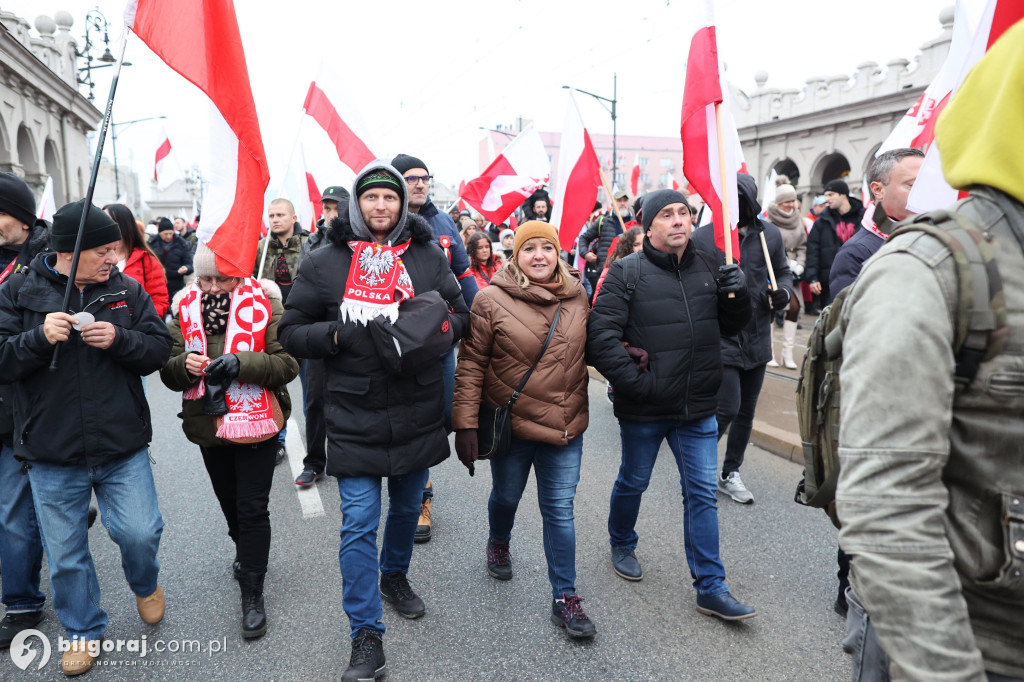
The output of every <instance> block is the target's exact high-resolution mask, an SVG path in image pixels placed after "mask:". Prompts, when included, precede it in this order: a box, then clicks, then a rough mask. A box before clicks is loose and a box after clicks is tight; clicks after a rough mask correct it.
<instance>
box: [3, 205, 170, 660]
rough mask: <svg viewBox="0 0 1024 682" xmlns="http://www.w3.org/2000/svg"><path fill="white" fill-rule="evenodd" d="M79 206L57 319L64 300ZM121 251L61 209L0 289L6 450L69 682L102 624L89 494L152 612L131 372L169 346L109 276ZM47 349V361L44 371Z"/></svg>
mask: <svg viewBox="0 0 1024 682" xmlns="http://www.w3.org/2000/svg"><path fill="white" fill-rule="evenodd" d="M85 212H87V216H86V220H85V222H84V227H83V231H82V236H81V240H82V241H81V253H80V258H79V261H78V269H77V272H76V273H75V276H74V289H75V290H74V291H72V295H71V299H70V306H69V309H70V312H68V311H65V310H64V309H63V305H64V292H65V290H66V288H67V286H68V277H69V274H70V272H71V263H72V260H73V258H74V252H75V242H76V237H77V236H78V231H79V225H80V223H81V222H82V214H83V213H85ZM120 243H121V232H120V229H119V228H118V227H117V224H116V223H115V222H114V221H113V220H111V219H110V217H109V216H108V215H107V214H106V213H104V212H103V211H101V210H100V209H99V208H97V207H95V206H91V205H86V204H85V202H84V201H78V202H75V203H72V204H68V205H66V206H64V207H63V208H61V209H60V210H59V211H57V213H56V215H55V216H54V219H53V228H52V232H51V235H50V245H51V246H52V248H53V250H54V251H56V253H42V254H40V255H39V256H37V257H36V258H35V259H34V260H33V261H32V262H31V264H30V265H29V266H28V267H27V268H24V269H23V270H22V271H21V272H18V273H17V274H15V275H13V276H12V277H11V278H10V279H9V280H8V281H7V282H6V283H5V284H4V285H3V286H2V287H0V376H3V377H5V378H6V379H7V380H8V381H11V382H12V384H13V387H14V408H15V410H14V411H15V415H16V418H15V424H14V443H15V446H14V456H15V457H16V458H17V459H18V460H19V461H20V462H22V463H23V464H22V468H23V469H24V470H25V471H26V473H27V474H28V478H29V482H30V484H31V487H32V497H33V500H34V503H35V511H36V516H37V517H38V522H39V527H40V530H41V531H42V535H43V537H44V538H46V543H45V549H46V556H47V563H48V564H49V567H50V585H51V588H52V590H53V605H54V609H55V610H56V612H57V617H58V618H59V619H60V622H61V625H62V626H63V627H64V630H65V632H66V635H67V638H68V640H70V641H71V644H72V646H71V648H70V650H68V651H67V652H65V653H64V655H63V658H62V660H61V667H62V669H63V671H64V672H65V673H66V674H69V675H75V674H80V673H83V672H85V671H87V670H89V669H90V668H91V667H92V666H93V664H94V662H95V659H96V657H97V655H98V654H99V652H100V640H101V638H102V637H103V634H104V632H105V631H106V627H107V614H106V612H104V611H103V609H101V608H100V607H99V602H100V589H99V582H98V581H97V578H96V569H95V567H94V565H93V561H92V557H91V555H90V553H89V543H88V535H87V526H86V524H87V514H88V509H89V500H90V497H91V495H92V492H93V490H94V489H95V491H96V496H97V498H98V499H99V501H100V507H101V510H100V511H101V513H102V517H103V524H104V526H106V528H107V530H108V532H109V534H110V538H111V539H112V540H113V541H114V542H115V543H117V545H118V547H119V548H120V550H121V564H122V566H123V568H124V573H125V577H126V578H127V580H128V584H129V586H130V587H131V590H132V592H134V593H135V598H136V606H137V608H138V611H139V615H140V616H141V617H142V620H143V621H144V622H145V623H148V624H155V623H158V622H160V620H161V619H162V618H163V614H164V596H163V591H162V590H161V589H160V586H159V584H158V582H157V577H158V574H159V571H160V563H159V562H158V561H157V558H156V555H157V548H158V547H159V544H160V534H161V531H162V530H163V519H162V517H161V516H160V510H159V508H158V506H157V497H156V487H155V486H154V484H153V472H152V470H151V468H150V463H149V442H150V440H151V439H152V436H153V429H152V425H151V422H150V415H149V405H148V404H147V402H146V399H145V397H144V393H143V390H142V376H144V375H147V374H150V373H151V372H154V371H156V370H157V369H160V368H161V367H162V366H163V365H164V363H165V362H166V361H167V358H168V356H169V355H170V350H171V343H172V341H171V336H170V334H168V332H167V328H166V327H165V326H164V324H163V322H162V321H161V320H160V318H159V316H158V315H157V312H156V308H154V307H153V302H152V300H150V298H149V295H148V294H147V293H146V291H145V290H144V289H143V288H142V286H141V285H139V284H138V283H137V282H136V281H135V280H133V279H131V278H129V277H126V276H124V275H122V274H121V273H120V272H119V271H118V269H117V267H116V265H115V264H116V263H117V261H118V258H119V256H118V250H119V246H120ZM58 343H59V344H62V346H63V347H62V353H61V356H60V363H59V365H58V366H57V369H56V371H50V369H49V366H50V360H51V358H52V357H53V348H54V346H55V345H56V344H58Z"/></svg>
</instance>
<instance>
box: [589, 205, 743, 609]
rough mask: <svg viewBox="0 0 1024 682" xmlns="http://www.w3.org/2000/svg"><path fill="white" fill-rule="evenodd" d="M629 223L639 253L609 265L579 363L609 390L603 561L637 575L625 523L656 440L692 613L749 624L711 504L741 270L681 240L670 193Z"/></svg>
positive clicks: (684, 232) (681, 219) (633, 515)
mask: <svg viewBox="0 0 1024 682" xmlns="http://www.w3.org/2000/svg"><path fill="white" fill-rule="evenodd" d="M640 216H641V223H642V225H643V227H644V229H645V230H646V233H647V235H646V238H645V239H644V243H643V251H641V252H640V253H635V254H631V255H629V256H627V257H626V258H623V259H621V260H618V261H616V262H615V263H613V264H612V266H611V268H610V269H609V271H608V275H607V277H606V278H605V281H604V285H603V286H602V287H601V292H600V294H598V297H597V301H596V302H595V304H594V309H593V311H592V312H591V315H590V324H589V328H588V338H587V357H588V360H589V361H590V362H591V364H593V365H594V366H595V367H596V368H597V369H598V370H599V371H600V372H601V373H602V374H603V375H604V376H605V377H606V378H607V379H608V380H609V382H610V383H611V384H612V385H613V386H614V387H615V403H614V406H615V416H616V417H618V419H619V430H620V431H621V434H622V464H621V465H620V467H619V475H618V478H617V479H616V481H615V485H614V487H613V488H612V497H611V509H610V511H609V514H608V531H609V535H610V536H611V538H610V541H611V553H612V565H613V567H614V569H615V572H616V573H617V574H618V575H619V576H621V577H622V578H625V579H626V580H640V579H641V578H642V577H643V572H642V570H641V568H640V563H639V562H638V561H637V558H636V554H635V550H636V545H637V540H638V535H637V533H636V530H635V525H636V519H637V516H638V515H639V513H640V501H641V497H642V495H643V493H644V491H645V490H646V489H647V485H648V484H649V483H650V479H651V472H652V471H653V469H654V462H655V460H656V459H657V456H658V450H659V448H660V447H661V444H662V442H664V441H665V440H666V439H667V440H668V444H669V447H670V448H671V450H672V454H673V455H675V458H676V465H677V466H678V468H679V473H680V475H681V477H682V480H683V486H682V494H683V502H684V511H683V522H684V527H685V528H686V532H685V543H686V544H685V548H686V561H687V564H689V568H690V573H691V575H692V576H693V577H694V581H693V585H694V587H695V588H696V589H697V610H698V611H699V612H700V613H703V614H705V615H713V616H718V617H719V618H723V619H726V620H742V619H745V618H750V617H752V616H754V615H755V611H754V609H753V608H751V607H749V606H746V605H744V604H742V603H740V602H739V601H738V600H737V599H736V598H735V597H733V596H732V594H731V593H730V592H729V588H728V587H727V586H726V584H725V567H724V566H723V565H722V560H721V557H720V556H719V551H718V508H717V501H716V499H715V471H716V469H717V463H718V452H717V447H716V441H717V439H716V435H717V433H718V425H717V423H716V421H715V405H716V403H717V394H718V386H719V384H720V383H721V381H722V357H721V350H720V347H719V339H720V337H721V335H722V334H725V335H731V334H735V333H737V332H738V331H739V330H740V329H742V328H743V325H745V324H746V322H747V320H748V319H749V318H750V301H749V299H748V296H747V289H746V286H745V284H744V277H743V272H742V270H740V268H739V267H738V266H736V265H722V266H719V265H718V264H717V263H715V262H714V261H713V259H711V258H710V257H708V256H706V255H705V254H702V253H700V252H699V251H698V250H697V247H696V246H695V245H694V244H692V243H691V241H690V230H691V222H690V221H691V216H690V207H689V204H688V203H687V201H686V196H685V195H684V194H682V193H681V192H677V191H675V190H658V191H657V192H652V193H650V194H648V195H647V196H646V197H644V201H643V205H642V208H641V210H640ZM709 229H710V228H709Z"/></svg>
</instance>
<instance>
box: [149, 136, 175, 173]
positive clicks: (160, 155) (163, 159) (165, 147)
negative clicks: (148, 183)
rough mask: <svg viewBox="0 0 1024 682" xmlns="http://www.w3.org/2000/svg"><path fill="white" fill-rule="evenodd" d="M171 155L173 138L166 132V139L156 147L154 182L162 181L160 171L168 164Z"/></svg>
mask: <svg viewBox="0 0 1024 682" xmlns="http://www.w3.org/2000/svg"><path fill="white" fill-rule="evenodd" d="M170 155H171V138H169V137H167V134H166V133H164V141H163V142H161V143H160V146H159V147H157V148H156V161H155V162H154V163H153V182H160V173H161V172H163V170H164V166H166V165H167V157H169V156H170Z"/></svg>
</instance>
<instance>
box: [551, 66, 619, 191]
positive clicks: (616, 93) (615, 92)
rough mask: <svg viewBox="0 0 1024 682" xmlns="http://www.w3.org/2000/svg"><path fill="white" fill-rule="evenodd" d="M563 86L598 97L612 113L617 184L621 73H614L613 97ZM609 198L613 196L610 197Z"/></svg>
mask: <svg viewBox="0 0 1024 682" xmlns="http://www.w3.org/2000/svg"><path fill="white" fill-rule="evenodd" d="M562 88H564V89H566V90H575V91H576V92H582V93H583V94H584V95H590V96H591V97H593V98H594V99H596V100H597V101H598V102H599V103H600V104H601V106H603V107H604V109H605V111H607V112H608V113H609V114H611V115H612V185H614V184H615V180H616V178H615V175H616V171H617V170H618V167H619V146H618V116H617V113H616V105H617V104H618V102H619V74H618V73H615V74H613V75H612V97H611V99H608V98H607V97H602V96H601V95H595V94H594V93H592V92H587V91H586V90H580V89H579V88H572V87H570V86H568V85H563V86H562ZM605 102H608V103H609V104H611V105H612V106H611V108H609V107H608V105H607V104H605ZM608 198H609V200H610V199H611V197H608Z"/></svg>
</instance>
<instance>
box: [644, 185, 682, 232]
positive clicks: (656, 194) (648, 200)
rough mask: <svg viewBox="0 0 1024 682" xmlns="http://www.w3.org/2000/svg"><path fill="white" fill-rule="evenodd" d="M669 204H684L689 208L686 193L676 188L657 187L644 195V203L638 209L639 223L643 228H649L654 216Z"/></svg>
mask: <svg viewBox="0 0 1024 682" xmlns="http://www.w3.org/2000/svg"><path fill="white" fill-rule="evenodd" d="M670 204H686V208H687V209H689V208H690V202H688V201H687V200H686V195H685V194H683V193H682V192H680V191H678V190H674V189H659V190H655V191H653V192H651V193H650V194H646V195H644V203H643V207H642V210H641V211H640V224H641V225H643V226H644V230H647V229H650V227H651V223H652V222H654V216H656V215H658V213H659V212H660V211H661V209H663V208H665V207H666V206H668V205H670Z"/></svg>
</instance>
